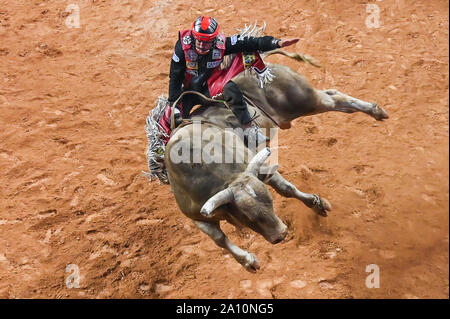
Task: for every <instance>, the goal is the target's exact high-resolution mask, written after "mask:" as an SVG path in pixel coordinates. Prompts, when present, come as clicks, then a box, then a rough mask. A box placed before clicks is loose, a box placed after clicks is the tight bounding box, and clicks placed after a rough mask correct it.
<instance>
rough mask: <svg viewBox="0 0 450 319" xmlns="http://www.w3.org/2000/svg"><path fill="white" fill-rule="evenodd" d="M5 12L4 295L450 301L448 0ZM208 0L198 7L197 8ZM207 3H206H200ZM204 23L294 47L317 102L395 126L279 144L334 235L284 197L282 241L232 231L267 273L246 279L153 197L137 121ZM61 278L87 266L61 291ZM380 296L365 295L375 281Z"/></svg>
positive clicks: (338, 125)
mask: <svg viewBox="0 0 450 319" xmlns="http://www.w3.org/2000/svg"><path fill="white" fill-rule="evenodd" d="M77 2H78V4H79V6H80V13H81V27H80V28H79V29H76V28H75V29H69V28H67V27H66V25H65V19H66V16H67V15H66V14H64V10H65V8H66V7H65V6H66V5H67V4H66V2H62V1H56V0H48V1H37V0H36V1H29V0H17V1H8V2H6V1H2V2H1V4H0V70H1V78H0V83H1V85H0V124H1V127H2V130H1V133H0V138H1V145H0V165H1V166H2V167H3V169H2V173H1V175H0V183H1V185H2V188H1V193H0V204H1V207H0V208H1V209H0V297H2V298H17V297H18V298H79V297H82V298H110V297H114V298H140V297H145V298H181V297H182V298H222V297H224V298H228V297H231V298H352V297H353V298H415V297H418V298H448V297H449V286H448V283H449V241H448V239H449V237H448V234H449V221H448V217H449V196H448V194H449V192H448V185H449V184H448V181H449V175H448V171H449V170H448V159H449V144H448V137H449V125H448V124H449V119H448V110H449V108H448V106H449V98H448V93H449V86H448V83H449V82H448V81H449V76H448V74H449V69H448V57H449V56H448V52H449V50H448V23H449V20H448V9H449V7H448V6H449V5H448V2H447V1H424V0H422V1H416V2H415V3H414V5H411V4H410V3H409V2H408V1H405V0H396V1H378V2H373V1H372V3H375V4H377V5H378V6H379V7H380V11H381V12H380V22H381V25H380V27H379V28H377V29H376V28H375V29H369V28H367V27H366V26H365V19H366V17H367V15H368V13H366V3H367V1H350V0H345V1H311V0H309V1H308V0H300V1H299V0H295V1H294V0H287V1H274V0H267V1H263V2H258V5H257V6H254V1H245V0H244V1H242V0H240V1H234V0H233V1H231V0H224V1H221V5H220V6H218V5H217V4H216V2H215V1H202V2H198V1H191V0H187V1H183V2H181V1H180V2H176V1H171V0H167V1H156V0H153V1H150V0H138V1H98V0H97V1H95V0H92V1H74V3H77ZM200 3H202V4H200ZM205 3H206V4H205ZM199 13H204V14H209V15H214V16H215V17H217V19H218V20H219V22H220V23H221V25H222V27H223V31H224V32H225V33H227V34H233V33H234V32H235V30H236V28H238V27H242V26H243V24H244V23H251V22H254V21H255V20H256V19H258V21H266V22H267V29H266V33H267V34H270V35H274V36H277V37H284V38H291V37H297V36H298V37H301V41H300V42H299V43H297V45H296V46H295V47H290V48H288V49H289V51H298V52H302V53H305V54H309V55H311V56H313V57H314V58H316V59H317V60H318V61H320V62H321V64H322V65H323V66H325V68H324V69H316V68H313V67H308V66H305V65H301V64H299V63H297V62H295V61H291V60H289V59H288V58H286V57H270V58H269V59H268V60H269V61H270V62H277V63H283V64H286V65H289V66H290V67H292V68H294V69H295V70H297V71H298V72H299V73H302V74H304V75H305V76H306V77H308V78H309V79H310V81H311V83H312V84H313V85H314V86H315V87H317V88H323V89H325V88H336V89H338V90H340V91H342V92H345V93H347V94H350V95H352V96H355V97H358V98H361V99H363V100H366V101H376V102H378V103H379V104H380V105H381V106H383V107H384V108H385V109H386V110H387V111H388V112H389V114H390V116H391V118H390V119H389V120H387V121H384V122H376V121H375V120H373V119H372V118H370V117H368V116H367V115H364V114H350V115H348V114H343V113H327V114H322V115H317V116H312V117H306V118H301V119H298V120H296V121H295V122H294V123H293V127H292V129H290V130H288V131H282V132H280V137H279V142H280V146H281V147H283V148H282V149H281V150H280V152H279V155H280V171H281V172H282V173H283V174H284V176H285V177H286V178H287V179H288V180H290V181H291V182H293V183H294V184H296V185H297V186H298V187H299V188H300V189H301V190H303V191H306V192H318V193H320V194H321V195H322V196H324V197H325V198H327V199H329V200H330V201H331V203H332V204H333V208H334V209H333V211H332V212H331V214H330V216H329V217H328V218H326V219H324V218H320V217H317V216H315V215H314V213H313V212H312V211H311V210H309V209H308V208H307V207H305V206H304V205H303V204H302V203H300V202H299V201H296V200H293V199H286V198H282V197H280V196H279V195H278V194H275V193H273V192H272V193H273V196H274V205H275V209H276V211H277V213H278V215H279V216H280V217H281V218H282V219H283V220H284V221H285V222H286V223H288V224H289V229H290V232H289V235H288V238H287V240H286V241H284V242H283V243H280V244H278V245H275V246H273V245H271V244H269V243H267V242H266V241H265V240H264V239H263V238H262V237H261V236H259V235H258V234H254V233H252V232H251V231H248V232H246V233H245V234H238V233H237V232H236V231H235V230H234V229H233V228H232V227H231V226H225V227H224V229H225V231H226V233H227V234H229V237H230V239H231V240H232V241H234V242H235V243H236V244H238V245H239V246H241V247H243V248H244V249H248V250H249V251H251V252H253V253H254V254H255V255H256V256H257V257H258V258H259V260H260V262H261V266H262V268H261V270H260V271H259V272H258V273H257V274H250V273H248V272H246V271H245V270H244V269H243V268H242V267H241V266H240V265H239V264H238V263H237V262H236V261H234V260H233V259H232V257H230V255H229V254H227V253H225V252H224V251H223V250H221V249H219V248H217V247H216V246H215V244H214V243H213V242H212V241H211V240H210V239H209V238H207V237H206V235H204V234H203V233H201V232H200V231H199V230H197V229H196V228H195V227H194V226H193V224H192V223H191V221H190V220H188V219H187V218H186V217H184V215H182V213H181V212H180V211H179V210H178V208H177V206H176V203H175V200H174V198H173V195H172V193H170V189H169V186H162V185H158V183H157V182H153V183H150V182H148V181H147V180H146V179H145V178H144V177H142V176H141V171H142V170H147V167H146V165H147V164H146V160H145V155H144V153H145V151H146V146H147V140H146V136H145V132H144V124H145V117H146V115H147V113H148V111H149V110H150V109H151V108H152V107H153V106H154V104H155V100H156V98H157V97H158V96H159V95H160V94H162V93H166V92H167V85H168V71H169V64H170V58H171V56H172V49H173V45H174V43H175V41H176V37H177V31H178V30H179V29H183V28H186V27H189V26H190V25H191V23H192V20H193V19H194V18H195V17H196V16H197V15H199ZM68 264H76V265H78V267H79V269H80V274H81V280H80V288H73V289H69V288H67V287H66V285H65V279H66V277H67V276H68V275H69V273H66V272H65V269H66V266H67V265H68ZM369 264H377V265H378V266H379V268H380V288H378V289H376V288H373V289H368V288H367V287H366V286H365V280H366V276H367V275H369V274H368V273H366V272H365V270H366V266H367V265H369Z"/></svg>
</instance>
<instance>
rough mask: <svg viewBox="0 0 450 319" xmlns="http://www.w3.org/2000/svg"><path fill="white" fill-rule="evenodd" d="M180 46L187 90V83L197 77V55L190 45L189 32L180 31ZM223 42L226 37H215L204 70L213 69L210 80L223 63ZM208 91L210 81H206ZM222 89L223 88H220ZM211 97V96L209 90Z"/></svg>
mask: <svg viewBox="0 0 450 319" xmlns="http://www.w3.org/2000/svg"><path fill="white" fill-rule="evenodd" d="M180 40H181V46H182V48H183V52H184V58H185V60H186V72H185V74H184V82H183V84H184V89H185V90H187V89H189V82H190V81H191V79H192V77H193V76H197V75H198V53H197V51H195V48H194V46H193V44H192V41H194V38H193V36H192V33H191V30H184V31H180ZM225 40H226V37H225V35H224V34H223V33H220V32H219V34H218V35H217V38H216V44H215V46H214V47H213V48H212V49H211V50H212V60H211V61H208V62H207V63H206V68H208V69H213V71H212V74H211V76H210V78H215V76H214V73H216V72H219V71H220V64H221V63H222V61H223V57H224V55H225ZM208 89H211V88H210V81H208ZM222 89H223V87H222ZM210 93H211V96H214V95H215V94H212V92H211V90H210Z"/></svg>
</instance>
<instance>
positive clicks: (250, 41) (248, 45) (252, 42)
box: [225, 36, 280, 55]
mask: <svg viewBox="0 0 450 319" xmlns="http://www.w3.org/2000/svg"><path fill="white" fill-rule="evenodd" d="M279 41H280V39H276V38H274V37H271V36H263V37H259V38H255V37H245V38H243V39H242V38H239V37H237V36H232V37H227V39H226V42H225V48H226V49H225V55H227V54H232V53H239V52H255V51H261V52H265V51H271V50H275V49H277V48H279V47H280V46H279V45H278V44H279Z"/></svg>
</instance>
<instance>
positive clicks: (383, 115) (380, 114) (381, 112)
mask: <svg viewBox="0 0 450 319" xmlns="http://www.w3.org/2000/svg"><path fill="white" fill-rule="evenodd" d="M372 105H373V109H372V116H373V117H374V118H375V119H376V120H377V121H382V120H386V119H388V118H389V114H388V113H387V112H386V110H385V109H383V108H382V107H379V106H378V104H377V103H372Z"/></svg>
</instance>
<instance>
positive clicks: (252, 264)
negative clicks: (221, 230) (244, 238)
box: [241, 253, 261, 273]
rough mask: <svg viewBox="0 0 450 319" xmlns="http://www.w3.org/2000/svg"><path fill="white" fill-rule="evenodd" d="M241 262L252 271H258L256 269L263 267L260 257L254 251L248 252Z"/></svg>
mask: <svg viewBox="0 0 450 319" xmlns="http://www.w3.org/2000/svg"><path fill="white" fill-rule="evenodd" d="M241 264H242V266H244V268H245V269H247V271H249V272H251V273H256V271H257V270H258V269H259V268H261V267H260V266H259V261H258V259H257V258H256V257H255V255H253V254H252V253H248V254H247V255H246V256H245V260H243V262H242V263H241Z"/></svg>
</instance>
